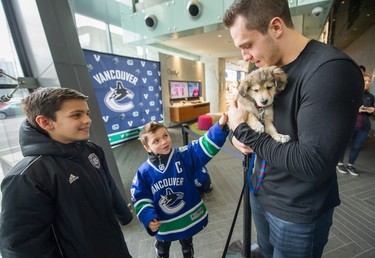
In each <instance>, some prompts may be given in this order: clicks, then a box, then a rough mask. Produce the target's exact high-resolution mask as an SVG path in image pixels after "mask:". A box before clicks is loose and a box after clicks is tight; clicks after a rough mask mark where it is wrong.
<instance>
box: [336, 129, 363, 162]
mask: <svg viewBox="0 0 375 258" xmlns="http://www.w3.org/2000/svg"><path fill="white" fill-rule="evenodd" d="M367 136H368V130H364V129H362V128H357V127H356V128H355V129H354V132H353V137H352V140H351V148H350V152H349V160H348V163H349V164H352V165H354V162H355V160H356V159H357V157H358V155H359V152H360V150H361V147H362V144H363V142H364V141H365V140H366V138H367ZM344 156H345V150H344V152H343V153H342V155H341V158H340V160H339V162H341V163H343V162H344Z"/></svg>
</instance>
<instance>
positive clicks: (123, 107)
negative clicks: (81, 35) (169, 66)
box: [84, 50, 164, 144]
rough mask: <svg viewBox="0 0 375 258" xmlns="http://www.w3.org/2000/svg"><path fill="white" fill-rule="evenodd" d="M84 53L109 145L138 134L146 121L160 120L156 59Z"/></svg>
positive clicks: (161, 113) (160, 110)
mask: <svg viewBox="0 0 375 258" xmlns="http://www.w3.org/2000/svg"><path fill="white" fill-rule="evenodd" d="M84 54H85V58H86V63H87V68H88V70H89V73H90V77H91V80H92V82H93V85H94V89H95V94H96V97H97V99H98V102H99V107H100V111H101V115H102V117H103V120H104V122H105V128H106V131H107V134H108V137H109V141H110V143H111V144H117V143H120V142H123V141H126V140H128V139H132V138H135V137H138V134H139V130H140V128H142V127H143V126H144V125H145V124H146V123H148V122H150V121H158V122H163V120H164V119H163V110H162V98H161V85H160V63H159V62H154V61H148V60H144V59H137V58H131V57H124V56H116V55H111V54H104V53H99V52H95V51H91V50H84Z"/></svg>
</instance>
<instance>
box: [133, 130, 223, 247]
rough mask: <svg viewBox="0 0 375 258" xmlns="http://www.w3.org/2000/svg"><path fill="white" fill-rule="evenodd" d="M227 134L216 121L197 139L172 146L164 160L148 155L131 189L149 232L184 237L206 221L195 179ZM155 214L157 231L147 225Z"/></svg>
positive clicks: (168, 237)
mask: <svg viewBox="0 0 375 258" xmlns="http://www.w3.org/2000/svg"><path fill="white" fill-rule="evenodd" d="M227 134H228V133H227V132H226V131H224V130H222V129H221V128H220V126H219V124H218V123H216V124H214V125H213V126H212V127H211V128H210V130H209V131H208V132H207V133H206V134H205V135H203V136H202V137H200V138H199V139H198V140H195V141H192V142H190V143H189V144H188V145H187V146H184V147H180V148H173V149H172V150H171V152H170V154H169V157H168V159H165V160H164V162H163V163H161V164H159V165H155V164H153V163H152V162H151V161H150V159H148V160H146V161H145V162H144V163H143V164H142V165H141V166H140V167H139V169H138V170H137V172H136V174H135V176H134V179H133V181H132V185H131V189H130V191H131V197H132V202H133V204H134V208H135V212H136V214H137V217H138V219H139V220H140V221H141V223H142V224H143V225H144V227H145V228H146V230H147V232H148V233H149V234H150V235H152V236H154V235H156V237H157V238H158V239H160V240H168V241H172V240H178V239H185V238H188V237H191V236H193V235H195V234H196V233H198V232H199V231H200V230H202V229H203V228H204V227H205V226H206V225H207V222H208V213H207V209H206V206H205V205H204V203H203V201H202V199H201V197H200V194H199V192H198V190H197V187H196V186H195V183H194V180H195V178H196V172H197V171H199V169H201V168H202V167H203V166H204V165H206V164H207V163H208V162H209V161H210V160H211V159H212V158H213V156H215V155H216V154H217V153H218V152H219V150H220V148H221V147H222V146H223V145H224V143H225V139H226V137H227ZM154 218H156V219H158V220H159V221H160V222H161V226H160V227H159V230H158V232H152V231H150V230H149V228H148V225H149V223H150V222H151V221H152V220H153V219H154Z"/></svg>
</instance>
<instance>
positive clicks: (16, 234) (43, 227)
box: [0, 88, 132, 258]
mask: <svg viewBox="0 0 375 258" xmlns="http://www.w3.org/2000/svg"><path fill="white" fill-rule="evenodd" d="M86 100H87V96H85V95H83V94H81V93H79V92H77V91H75V90H72V89H66V88H41V89H39V90H37V91H35V92H33V93H32V94H31V95H30V96H28V97H26V98H25V99H24V100H23V102H22V108H23V112H24V113H25V115H26V117H27V120H25V121H24V122H23V123H22V125H21V128H20V145H21V150H22V154H23V155H24V157H25V158H24V159H23V160H22V161H20V162H19V163H18V164H17V165H16V166H14V167H13V168H12V170H11V171H10V172H9V174H7V175H6V177H5V178H4V180H3V182H2V184H1V190H2V193H3V199H2V213H1V219H0V239H1V242H0V250H1V254H2V255H3V257H4V258H6V257H12V258H13V257H28V258H31V257H38V258H39V257H51V258H52V257H53V258H55V257H70V258H72V257H90V258H91V257H98V258H99V257H100V258H101V257H111V258H113V257H118V258H120V257H121V258H123V257H131V255H130V254H129V251H128V248H127V245H126V243H125V240H124V236H123V234H122V231H121V227H120V225H119V224H118V221H119V222H120V223H121V224H123V225H125V224H128V223H129V222H130V221H131V220H132V214H131V213H130V211H129V209H128V208H127V205H126V202H125V200H124V199H123V198H122V196H121V194H120V192H119V191H118V189H117V188H116V186H115V182H114V181H113V179H112V177H111V175H110V173H109V171H108V167H107V163H106V159H105V155H104V152H103V150H102V149H101V148H100V147H99V146H97V145H96V144H94V143H92V142H89V141H88V139H89V130H90V125H91V119H90V117H89V113H90V112H89V108H88V105H87V102H86Z"/></svg>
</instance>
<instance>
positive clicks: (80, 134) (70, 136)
mask: <svg viewBox="0 0 375 258" xmlns="http://www.w3.org/2000/svg"><path fill="white" fill-rule="evenodd" d="M90 126H91V119H90V117H89V108H88V105H87V103H86V101H85V100H82V99H71V100H66V101H65V102H64V103H63V105H62V107H61V109H60V110H59V111H57V112H56V121H52V120H51V119H49V126H48V128H47V129H45V130H47V132H48V135H49V136H50V137H51V138H52V139H53V140H55V141H58V142H61V143H65V144H68V143H72V142H75V141H83V140H88V138H89V136H90V134H89V131H90Z"/></svg>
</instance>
